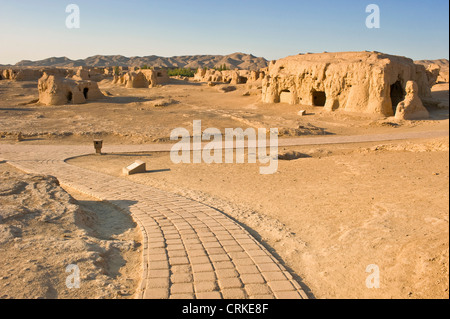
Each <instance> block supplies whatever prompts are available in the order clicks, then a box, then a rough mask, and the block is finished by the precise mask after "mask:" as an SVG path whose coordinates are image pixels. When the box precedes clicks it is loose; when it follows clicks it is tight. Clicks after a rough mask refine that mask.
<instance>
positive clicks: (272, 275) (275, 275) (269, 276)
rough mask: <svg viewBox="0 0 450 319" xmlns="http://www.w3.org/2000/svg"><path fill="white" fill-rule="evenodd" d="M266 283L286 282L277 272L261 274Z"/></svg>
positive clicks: (282, 275)
mask: <svg viewBox="0 0 450 319" xmlns="http://www.w3.org/2000/svg"><path fill="white" fill-rule="evenodd" d="M261 274H262V275H263V277H264V278H265V279H266V281H277V280H286V279H287V278H286V276H285V275H284V274H283V273H282V272H279V271H275V272H262V273H261Z"/></svg>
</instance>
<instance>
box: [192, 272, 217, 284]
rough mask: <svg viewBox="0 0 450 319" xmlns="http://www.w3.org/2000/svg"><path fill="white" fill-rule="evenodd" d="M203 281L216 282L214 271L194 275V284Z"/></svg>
mask: <svg viewBox="0 0 450 319" xmlns="http://www.w3.org/2000/svg"><path fill="white" fill-rule="evenodd" d="M205 281H216V274H215V273H214V271H208V272H198V273H194V283H198V282H205Z"/></svg>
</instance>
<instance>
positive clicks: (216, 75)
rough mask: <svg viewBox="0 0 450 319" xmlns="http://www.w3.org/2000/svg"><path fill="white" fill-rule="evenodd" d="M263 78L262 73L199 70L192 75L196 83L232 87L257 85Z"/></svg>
mask: <svg viewBox="0 0 450 319" xmlns="http://www.w3.org/2000/svg"><path fill="white" fill-rule="evenodd" d="M264 76H265V72H264V71H249V70H224V71H219V70H215V69H202V68H199V69H198V70H197V72H196V73H195V75H194V81H196V82H223V83H229V84H232V85H237V84H248V85H251V84H255V85H256V84H258V83H260V82H261V81H262V79H263V78H264Z"/></svg>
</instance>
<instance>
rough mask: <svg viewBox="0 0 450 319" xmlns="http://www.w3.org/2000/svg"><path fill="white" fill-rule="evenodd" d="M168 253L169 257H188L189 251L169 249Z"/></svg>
mask: <svg viewBox="0 0 450 319" xmlns="http://www.w3.org/2000/svg"><path fill="white" fill-rule="evenodd" d="M167 254H168V255H169V258H173V257H187V253H186V251H184V250H168V251H167Z"/></svg>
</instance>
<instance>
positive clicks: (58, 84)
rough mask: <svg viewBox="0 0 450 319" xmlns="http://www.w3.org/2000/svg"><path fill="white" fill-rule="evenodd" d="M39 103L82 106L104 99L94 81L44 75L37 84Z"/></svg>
mask: <svg viewBox="0 0 450 319" xmlns="http://www.w3.org/2000/svg"><path fill="white" fill-rule="evenodd" d="M38 90H39V102H40V103H42V104H44V105H64V104H82V103H86V101H89V100H97V99H101V98H103V97H104V95H103V93H102V92H101V91H100V89H99V88H98V85H97V83H96V82H94V81H76V80H73V79H69V78H62V77H58V76H55V75H49V74H47V73H44V75H43V76H42V77H41V78H40V79H39V82H38Z"/></svg>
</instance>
